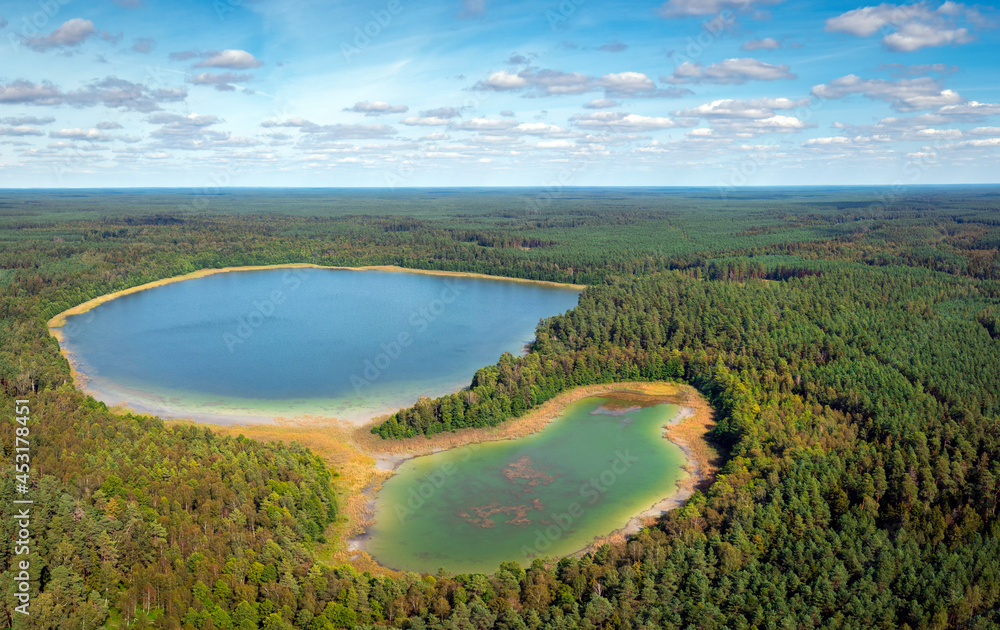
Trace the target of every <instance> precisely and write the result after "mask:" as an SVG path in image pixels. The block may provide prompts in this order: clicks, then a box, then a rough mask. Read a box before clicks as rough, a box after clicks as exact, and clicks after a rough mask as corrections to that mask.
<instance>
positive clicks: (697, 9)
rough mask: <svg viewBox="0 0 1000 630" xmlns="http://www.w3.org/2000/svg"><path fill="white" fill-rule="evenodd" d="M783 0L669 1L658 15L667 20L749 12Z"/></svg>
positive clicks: (661, 7) (660, 9)
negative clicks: (754, 8)
mask: <svg viewBox="0 0 1000 630" xmlns="http://www.w3.org/2000/svg"><path fill="white" fill-rule="evenodd" d="M781 2H782V0H756V1H755V0H668V1H667V2H665V3H664V4H663V5H662V6H660V8H659V11H658V13H659V14H660V15H661V16H663V17H665V18H673V17H692V16H698V15H714V14H716V13H721V12H722V11H727V10H729V11H747V10H749V9H751V8H753V5H755V4H757V5H764V6H767V5H773V4H780V3H781Z"/></svg>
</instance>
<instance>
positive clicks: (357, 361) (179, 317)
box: [62, 268, 579, 422]
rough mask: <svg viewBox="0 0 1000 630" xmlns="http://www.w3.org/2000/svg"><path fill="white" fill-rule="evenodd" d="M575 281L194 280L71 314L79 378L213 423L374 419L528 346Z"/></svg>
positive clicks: (567, 303)
mask: <svg viewBox="0 0 1000 630" xmlns="http://www.w3.org/2000/svg"><path fill="white" fill-rule="evenodd" d="M578 297H579V291H578V290H576V289H572V288H569V287H558V286H549V285H541V284H530V283H523V282H513V281H507V280H502V279H480V278H463V277H446V276H435V275H427V274H419V273H403V272H392V271H375V270H344V269H312V268H296V269H269V270H260V271H234V272H227V273H218V274H214V275H210V276H205V277H202V278H196V279H190V280H184V281H180V282H176V283H172V284H167V285H163V286H160V287H155V288H152V289H149V290H146V291H140V292H138V293H133V294H130V295H125V296H122V297H119V298H117V299H114V300H111V301H109V302H106V303H104V304H102V305H100V306H97V307H96V308H94V309H92V310H91V311H89V312H87V313H83V314H80V315H74V316H70V317H68V318H67V321H66V325H65V326H63V328H62V335H63V347H65V348H66V350H67V351H68V352H69V353H70V356H71V357H72V360H73V362H74V365H75V367H76V369H77V371H78V373H79V374H80V375H81V377H82V382H80V383H79V385H80V386H81V387H82V389H84V390H85V391H87V392H89V393H91V394H92V395H94V397H95V398H98V399H99V400H103V401H105V402H107V403H108V404H125V405H126V406H128V407H130V408H132V409H135V410H137V411H142V412H148V413H157V414H159V415H162V416H164V417H188V418H195V419H199V420H206V421H212V422H242V421H260V420H265V419H270V418H274V417H277V416H283V417H294V416H301V415H316V416H327V417H330V416H334V417H339V418H343V419H346V420H349V421H352V422H363V421H365V420H367V419H370V418H371V417H373V416H376V415H380V414H382V413H387V412H390V411H392V410H395V409H397V408H400V407H403V406H408V405H410V404H412V403H413V402H415V401H416V400H417V398H418V397H420V396H436V395H441V394H445V393H448V392H452V391H456V390H458V389H460V388H462V387H465V386H467V385H468V384H469V382H470V381H471V379H472V375H473V374H474V373H475V371H476V370H477V369H478V368H480V367H483V366H485V365H488V364H491V363H495V362H496V361H497V359H498V358H499V357H500V355H501V354H502V353H503V352H512V353H514V354H518V353H520V352H521V351H522V349H523V347H524V345H525V344H527V343H529V342H530V341H531V340H532V339H533V338H534V331H535V327H536V326H537V324H538V321H539V320H540V319H542V318H544V317H548V316H551V315H555V314H559V313H563V312H565V311H566V310H568V309H570V308H572V307H574V306H576V303H577V300H578Z"/></svg>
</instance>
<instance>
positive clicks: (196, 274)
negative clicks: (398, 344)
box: [48, 263, 586, 330]
mask: <svg viewBox="0 0 1000 630" xmlns="http://www.w3.org/2000/svg"><path fill="white" fill-rule="evenodd" d="M267 269H341V270H345V271H396V272H403V273H419V274H425V275H430V276H452V277H455V278H479V279H482V280H500V281H504V282H525V283H529V284H541V285H545V286H551V287H563V288H567V289H580V290H583V289H585V288H586V285H582V284H564V283H560V282H551V281H548V280H528V279H525V278H508V277H505V276H488V275H486V274H482V273H468V272H464V271H439V270H434V269H409V268H407V267H397V266H395V265H369V266H366V267H327V266H324V265H315V264H312V263H287V264H282V265H249V266H243V267H223V268H220V269H199V270H198V271H193V272H191V273H186V274H184V275H181V276H174V277H172V278H164V279H162V280H155V281H153V282H147V283H146V284H140V285H138V286H134V287H129V288H128V289H122V290H121V291H115V292H114V293H108V294H106V295H101V296H99V297H96V298H94V299H92V300H87V301H86V302H84V303H83V304H78V305H76V306H74V307H73V308H69V309H66V310H65V311H63V312H62V313H59V314H58V315H56V316H54V317H53V318H52V319H50V320H49V321H48V326H49V329H50V330H51V329H52V328H59V327H60V326H63V325H65V324H66V318H67V317H68V316H70V315H80V314H82V313H86V312H87V311H89V310H91V309H93V308H94V307H96V306H99V305H101V304H104V303H105V302H110V301H111V300H114V299H115V298H120V297H122V296H124V295H131V294H133V293H138V292H139V291H146V290H148V289H153V288H156V287H162V286H163V285H166V284H171V283H174V282H182V281H184V280H193V279H195V278H204V277H205V276H211V275H214V274H217V273H229V272H230V271H263V270H267Z"/></svg>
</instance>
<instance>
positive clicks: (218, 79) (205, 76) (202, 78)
mask: <svg viewBox="0 0 1000 630" xmlns="http://www.w3.org/2000/svg"><path fill="white" fill-rule="evenodd" d="M251 79H253V76H252V75H249V74H236V73H235V72H222V73H220V74H215V73H213V72H202V73H200V74H196V75H195V76H193V77H191V78H190V79H189V80H188V81H189V82H190V83H193V84H195V85H211V86H213V87H214V88H215V89H216V90H219V91H220V92H232V91H233V90H235V89H236V87H235V86H234V85H233V84H234V83H244V82H246V81H249V80H251Z"/></svg>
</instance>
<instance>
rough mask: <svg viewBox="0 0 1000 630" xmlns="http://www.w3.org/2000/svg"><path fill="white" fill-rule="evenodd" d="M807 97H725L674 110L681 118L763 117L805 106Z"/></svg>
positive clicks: (807, 102)
mask: <svg viewBox="0 0 1000 630" xmlns="http://www.w3.org/2000/svg"><path fill="white" fill-rule="evenodd" d="M808 104H809V99H802V100H798V101H793V100H792V99H788V98H761V99H756V100H752V101H743V100H739V99H732V98H725V99H719V100H716V101H712V102H711V103H705V104H704V105H699V106H697V107H689V108H687V109H682V110H679V111H676V112H674V115H675V116H680V117H682V118H714V119H720V118H723V119H725V118H745V119H763V118H770V117H772V116H774V115H775V112H776V111H777V110H789V109H795V108H798V107H805V106H807V105H808Z"/></svg>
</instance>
